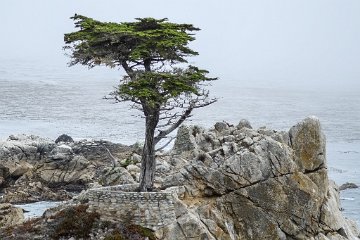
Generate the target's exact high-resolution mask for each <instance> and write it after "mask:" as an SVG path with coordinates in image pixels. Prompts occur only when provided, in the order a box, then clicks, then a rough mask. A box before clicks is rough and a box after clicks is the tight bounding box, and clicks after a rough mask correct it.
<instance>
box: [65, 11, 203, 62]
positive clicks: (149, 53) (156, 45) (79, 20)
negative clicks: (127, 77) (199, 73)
mask: <svg viewBox="0 0 360 240" xmlns="http://www.w3.org/2000/svg"><path fill="white" fill-rule="evenodd" d="M72 19H73V20H74V21H75V27H76V28H79V29H80V30H79V31H77V32H73V33H68V34H65V37H64V40H65V43H66V44H67V46H66V47H65V48H72V51H73V53H72V57H73V62H72V64H77V63H81V64H86V65H89V66H91V67H92V66H95V65H99V64H106V65H109V66H115V65H118V64H119V63H120V62H121V61H123V60H130V61H141V60H143V59H149V60H156V59H166V60H169V61H173V62H187V61H186V59H185V57H187V56H191V55H197V54H198V53H197V52H195V51H193V50H191V49H190V48H188V47H187V44H188V43H189V42H190V41H193V40H194V37H192V35H191V34H190V32H192V31H198V30H199V29H198V28H195V27H193V26H192V25H191V24H175V23H170V22H168V21H167V19H166V18H164V19H154V18H137V19H136V20H137V21H136V22H124V23H111V22H110V23H109V22H100V21H96V20H94V19H92V18H88V17H85V16H82V15H76V14H75V16H73V17H72ZM72 44H73V45H72Z"/></svg>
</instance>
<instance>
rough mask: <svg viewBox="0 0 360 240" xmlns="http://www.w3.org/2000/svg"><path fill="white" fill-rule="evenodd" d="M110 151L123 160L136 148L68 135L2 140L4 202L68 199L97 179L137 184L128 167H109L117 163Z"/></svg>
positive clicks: (0, 189)
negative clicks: (113, 162) (54, 139)
mask: <svg viewBox="0 0 360 240" xmlns="http://www.w3.org/2000/svg"><path fill="white" fill-rule="evenodd" d="M107 150H109V151H110V152H111V153H112V155H113V156H115V157H117V159H118V160H119V161H127V159H131V155H132V154H133V151H134V149H133V148H131V147H127V146H124V145H121V144H114V143H110V142H107V141H87V140H83V141H79V142H74V141H73V140H72V139H71V137H69V136H65V135H62V136H60V137H59V138H58V139H57V140H56V142H54V141H52V140H49V139H45V138H40V137H36V136H27V135H18V136H10V137H9V138H8V140H7V141H4V142H0V193H1V192H4V195H3V197H2V198H1V199H0V202H33V201H40V200H65V199H69V198H71V196H72V195H73V194H72V193H71V192H79V191H81V190H83V189H86V188H87V187H88V186H89V185H91V184H93V183H94V182H102V183H103V184H104V185H105V186H106V185H111V184H125V183H133V182H134V179H133V178H132V176H131V175H130V174H129V173H128V172H127V171H126V170H124V171H119V169H117V170H116V169H115V170H111V171H110V170H109V169H108V168H109V167H110V166H112V165H113V164H112V160H111V159H109V156H108V152H107ZM131 162H132V161H131V160H129V163H131ZM119 165H120V163H119ZM106 169H107V170H106ZM106 171H108V173H105V172H106ZM104 173H105V178H104Z"/></svg>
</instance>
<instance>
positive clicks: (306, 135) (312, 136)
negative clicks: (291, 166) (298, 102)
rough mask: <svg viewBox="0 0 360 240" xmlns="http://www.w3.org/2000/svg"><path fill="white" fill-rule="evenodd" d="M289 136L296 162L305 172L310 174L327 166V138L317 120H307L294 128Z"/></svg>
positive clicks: (311, 118) (313, 118) (310, 118)
mask: <svg viewBox="0 0 360 240" xmlns="http://www.w3.org/2000/svg"><path fill="white" fill-rule="evenodd" d="M289 135H290V144H291V147H292V149H293V150H294V153H295V161H296V162H297V164H298V165H299V166H300V167H301V168H302V169H303V170H305V171H308V172H310V171H314V170H316V169H319V168H321V167H323V166H324V165H326V162H325V161H326V158H325V156H326V150H325V149H326V148H325V136H324V134H323V133H322V131H321V127H320V121H319V120H318V119H317V118H315V117H309V118H306V119H305V120H303V121H302V122H300V123H298V124H297V125H295V126H294V127H292V128H291V129H290V131H289Z"/></svg>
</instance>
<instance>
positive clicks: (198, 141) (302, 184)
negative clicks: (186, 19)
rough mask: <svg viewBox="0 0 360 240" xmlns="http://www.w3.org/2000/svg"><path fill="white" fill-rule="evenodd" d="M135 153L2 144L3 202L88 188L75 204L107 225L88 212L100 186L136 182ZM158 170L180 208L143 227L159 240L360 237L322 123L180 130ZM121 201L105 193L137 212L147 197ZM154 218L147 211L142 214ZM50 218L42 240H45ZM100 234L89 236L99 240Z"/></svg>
mask: <svg viewBox="0 0 360 240" xmlns="http://www.w3.org/2000/svg"><path fill="white" fill-rule="evenodd" d="M106 149H108V150H109V151H110V153H111V154H112V158H111V157H110V156H109V155H108V154H107V151H106ZM137 150H138V148H137V147H136V146H132V147H127V146H124V145H121V144H111V143H109V142H104V141H82V142H73V141H58V142H57V143H55V142H54V141H51V140H48V139H42V138H38V137H34V136H12V137H10V138H9V139H8V141H5V142H3V143H0V187H1V189H2V192H3V195H2V199H1V201H2V202H4V203H5V202H6V203H8V202H19V201H26V200H27V199H31V200H32V201H37V200H51V199H52V200H56V199H71V198H72V197H73V196H75V195H77V194H76V193H74V191H75V192H76V191H80V190H85V191H83V192H82V194H80V195H79V196H76V197H75V198H74V199H73V200H71V201H70V202H71V204H76V203H77V202H82V203H87V204H89V205H90V208H89V209H93V210H94V211H95V210H96V211H97V213H98V214H99V216H100V217H99V219H102V218H101V215H102V212H103V213H105V207H106V205H101V204H100V205H99V204H98V205H96V206H92V205H91V204H94V196H95V195H96V194H94V192H93V191H94V190H92V189H94V188H93V187H97V189H99V188H98V187H101V186H109V185H118V184H121V185H123V184H130V185H131V184H132V185H133V184H135V183H136V182H138V178H139V172H140V171H139V156H138V154H137ZM114 159H115V162H114ZM156 169H157V173H156V179H155V186H156V188H157V191H158V193H159V194H160V193H161V192H164V193H166V194H169V193H172V195H171V196H172V198H171V199H170V200H169V201H167V203H168V205H167V209H171V211H173V213H171V214H167V216H171V217H172V219H173V220H172V221H169V219H168V220H167V221H166V224H161V225H160V224H159V226H155V225H154V227H151V226H152V225H149V226H150V227H149V226H148V225H146V226H145V227H148V228H150V230H152V232H153V234H154V236H156V238H157V239H231V240H235V239H313V240H327V239H329V240H335V239H359V234H360V232H359V229H358V227H357V226H356V223H355V222H354V221H352V220H349V219H346V218H345V217H344V216H343V214H342V213H341V211H340V209H341V207H340V202H339V191H338V188H337V186H336V185H335V184H334V183H333V182H331V181H329V179H328V172H327V163H326V140H325V136H324V134H323V132H322V130H321V125H320V122H319V120H318V119H317V118H315V117H310V118H306V119H304V120H303V121H301V122H300V123H298V124H296V125H295V126H293V127H292V128H291V129H290V130H289V131H288V132H285V131H284V132H277V131H274V130H269V129H266V128H260V129H257V130H255V129H252V127H251V125H250V123H249V122H247V121H245V120H242V121H240V123H239V124H238V125H237V126H233V125H230V124H228V123H225V122H219V123H216V124H215V126H214V127H213V128H211V129H204V128H201V127H198V126H185V125H183V126H182V127H180V129H179V131H178V135H177V139H176V141H175V144H174V147H173V149H172V150H171V151H168V152H161V153H158V155H157V167H156ZM101 191H105V190H104V189H102V190H101ZM104 195H105V194H104ZM119 195H121V196H125V197H122V198H118V199H117V200H114V201H112V200H113V199H112V198H114V199H115V198H116V197H117V196H116V192H111V194H107V196H109V199H108V201H109V203H112V202H113V203H114V204H117V203H118V204H123V205H121V206H128V205H126V204H127V203H124V202H121V201H132V204H133V205H132V206H135V208H134V209H133V211H135V210H136V206H139V207H138V209H142V208H144V201H145V205H146V204H147V203H146V197H143V196H141V194H137V195H136V196H137V197H138V199H140V200H139V201H138V202H137V201H134V198H128V197H127V195H126V194H125V193H121V194H119ZM133 195H134V194H133ZM96 196H101V195H96ZM89 199H90V201H89ZM101 199H103V198H101ZM119 199H120V200H119ZM121 199H125V200H121ZM126 199H128V200H126ZM144 199H145V200H144ZM124 204H125V205H124ZM134 204H135V205H134ZM136 204H142V205H141V206H140V205H136ZM102 206H104V207H103V210H104V211H102ZM108 206H109V205H107V207H108ZM119 206H120V205H119ZM150 210H151V209H150ZM88 211H89V210H88ZM159 211H161V206H159ZM167 211H170V210H167ZM126 212H129V211H115V212H114V213H113V214H114V215H116V214H119V216H117V218H118V219H119V221H120V222H121V221H122V218H123V219H125V218H126V221H131V219H130V220H129V219H128V216H124V215H121V214H124V213H126ZM54 214H55V213H52V214H50V215H51V216H54ZM55 215H56V214H55ZM149 216H151V212H149V211H148V212H147V211H146V209H145V210H144V213H143V215H141V216H140V217H143V218H147V217H149ZM47 218H49V215H44V217H43V222H42V225H41V226H42V227H41V229H43V230H42V231H43V232H41V231H40V233H39V232H38V233H37V234H38V235H41V234H43V236H46V234H47V232H48V231H46V228H49V225H47V224H45V223H46V222H47ZM99 221H100V220H99ZM143 222H146V221H143ZM138 224H140V225H141V224H142V221H139V222H138ZM0 226H1V225H0ZM114 230H116V229H112V230H111V231H114ZM94 231H95V230H94ZM96 231H97V232H95V233H94V232H92V233H91V234H90V235H89V236H90V237H89V238H91V239H98V237H99V235H96V233H98V230H96ZM109 231H110V230H109ZM0 232H1V230H0ZM0 236H1V237H3V238H4V239H5V236H3V235H1V234H0ZM9 239H11V238H9Z"/></svg>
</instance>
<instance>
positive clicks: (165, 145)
mask: <svg viewBox="0 0 360 240" xmlns="http://www.w3.org/2000/svg"><path fill="white" fill-rule="evenodd" d="M175 138H176V137H172V138H170V140H169V141H168V142H167V143H165V144H164V145H163V146H162V147H159V148H158V149H156V150H155V152H158V151H161V150H163V149H164V148H166V147H167V146H168V145H169V144H170V143H171V142H172V141H173V140H174V139H175Z"/></svg>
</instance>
